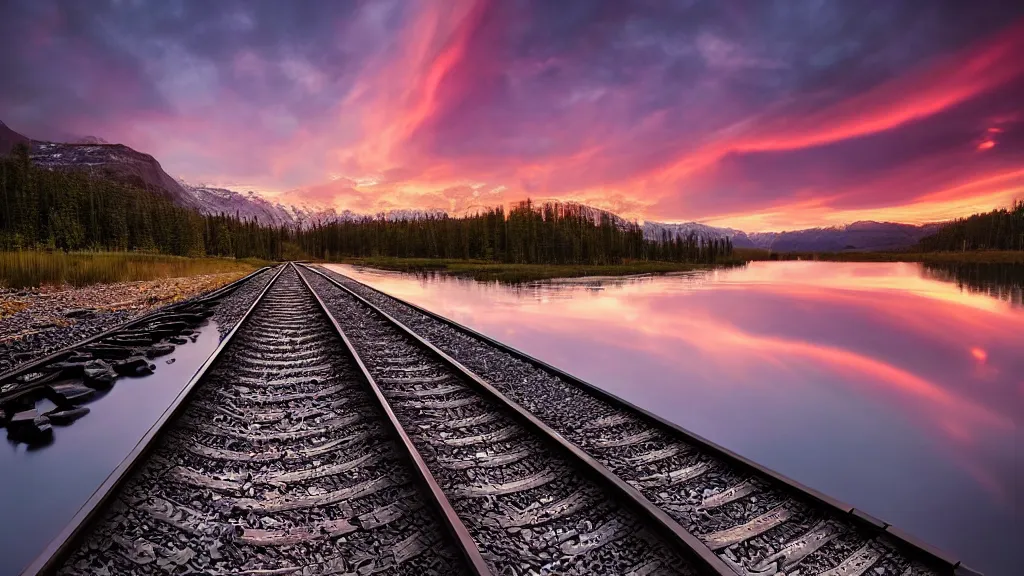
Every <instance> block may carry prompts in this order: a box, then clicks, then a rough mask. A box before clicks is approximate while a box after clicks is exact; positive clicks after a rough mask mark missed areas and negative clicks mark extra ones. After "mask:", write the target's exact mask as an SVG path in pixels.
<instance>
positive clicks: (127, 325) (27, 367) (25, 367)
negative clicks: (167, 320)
mask: <svg viewBox="0 0 1024 576" xmlns="http://www.w3.org/2000/svg"><path fill="white" fill-rule="evenodd" d="M270 269H271V267H270V266H264V267H263V268H260V269H259V270H254V271H253V272H251V273H249V274H247V275H246V276H243V277H242V278H239V279H238V280H235V281H234V282H231V283H230V284H225V285H224V286H221V287H220V288H217V289H216V290H214V291H212V292H210V293H208V294H203V295H200V296H198V297H196V298H190V299H188V300H183V301H181V302H175V303H174V304H171V305H169V306H166V307H164V308H161V309H160V310H154V311H153V312H149V313H147V314H143V315H142V316H139V317H138V318H135V319H133V320H128V321H127V322H123V323H121V324H118V325H117V326H114V327H113V328H109V329H107V330H104V331H103V332H100V333H99V334H96V335H93V336H89V337H88V338H85V339H84V340H79V341H78V342H75V343H74V344H71V345H69V346H65V347H64V348H61V349H60V350H57V351H55V352H51V353H50V354H47V355H46V356H43V357H40V358H36V359H35V360H29V361H28V362H25V363H23V364H19V365H17V366H15V367H14V368H11V369H10V370H8V371H7V372H4V373H3V374H0V382H3V381H5V380H10V379H12V378H17V377H18V376H21V375H22V374H27V373H29V372H32V371H34V370H35V369H36V368H39V367H41V366H44V365H46V364H49V363H50V362H54V361H59V360H61V359H62V358H64V357H66V356H68V355H70V354H71V353H73V352H74V351H75V350H77V349H79V348H81V347H82V346H87V345H89V344H92V343H93V342H97V341H99V340H102V339H104V338H106V337H108V336H113V335H114V334H116V333H118V332H121V331H123V330H128V329H131V328H134V327H136V326H139V325H141V324H145V323H146V322H149V321H150V320H152V319H154V318H156V317H158V316H159V315H161V314H166V313H168V312H173V311H175V310H177V309H178V308H181V307H183V306H188V305H190V304H195V303H197V302H208V301H210V300H215V299H217V298H220V297H222V296H224V295H226V294H228V293H230V292H234V291H235V289H237V288H238V287H240V286H241V285H242V284H244V283H245V282H246V281H248V280H251V279H253V278H255V277H256V276H257V275H259V274H260V273H262V272H265V271H266V270H270Z"/></svg>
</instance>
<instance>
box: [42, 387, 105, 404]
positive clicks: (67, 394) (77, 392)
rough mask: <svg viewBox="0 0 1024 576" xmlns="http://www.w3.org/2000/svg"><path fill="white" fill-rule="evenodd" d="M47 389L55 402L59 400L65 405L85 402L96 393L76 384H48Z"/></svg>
mask: <svg viewBox="0 0 1024 576" xmlns="http://www.w3.org/2000/svg"><path fill="white" fill-rule="evenodd" d="M48 388H49V389H50V392H51V393H52V394H53V396H54V397H55V400H60V401H62V402H63V403H65V404H78V403H81V402H85V401H86V400H88V399H90V398H92V397H93V395H94V394H96V391H95V390H93V389H92V388H89V387H87V386H83V385H81V384H79V383H77V382H67V383H63V384H50V385H49V386H48Z"/></svg>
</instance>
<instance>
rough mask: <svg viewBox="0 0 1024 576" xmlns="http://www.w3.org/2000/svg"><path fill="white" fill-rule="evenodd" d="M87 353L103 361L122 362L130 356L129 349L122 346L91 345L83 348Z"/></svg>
mask: <svg viewBox="0 0 1024 576" xmlns="http://www.w3.org/2000/svg"><path fill="white" fill-rule="evenodd" d="M84 350H86V351H87V352H89V353H91V354H92V355H93V356H95V357H97V358H102V359H104V360H123V359H124V358H128V357H129V356H131V355H132V351H131V349H130V348H125V347H123V346H111V345H109V344H91V345H89V346H86V347H85V348H84Z"/></svg>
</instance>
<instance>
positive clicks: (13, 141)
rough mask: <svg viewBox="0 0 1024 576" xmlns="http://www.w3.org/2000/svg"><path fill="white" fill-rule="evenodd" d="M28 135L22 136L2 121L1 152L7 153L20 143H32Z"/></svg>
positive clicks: (0, 132)
mask: <svg viewBox="0 0 1024 576" xmlns="http://www.w3.org/2000/svg"><path fill="white" fill-rule="evenodd" d="M31 142H32V141H31V140H29V139H28V137H27V136H22V135H21V134H18V133H17V132H15V131H14V130H11V129H10V128H8V127H7V124H4V123H3V122H2V121H0V154H7V153H9V152H10V151H11V150H13V149H14V147H15V146H17V145H18V144H19V143H24V144H30V143H31Z"/></svg>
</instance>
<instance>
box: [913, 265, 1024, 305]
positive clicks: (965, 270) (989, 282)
mask: <svg viewBox="0 0 1024 576" xmlns="http://www.w3.org/2000/svg"><path fill="white" fill-rule="evenodd" d="M924 273H925V275H926V276H928V277H930V278H935V279H937V280H944V281H947V282H954V283H956V285H957V286H958V287H959V288H960V289H961V290H967V291H969V292H972V293H975V294H984V295H986V296H990V297H992V298H997V299H999V300H1005V301H1006V302H1009V303H1011V304H1013V305H1015V306H1024V266H1021V265H1019V264H925V265H924Z"/></svg>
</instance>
